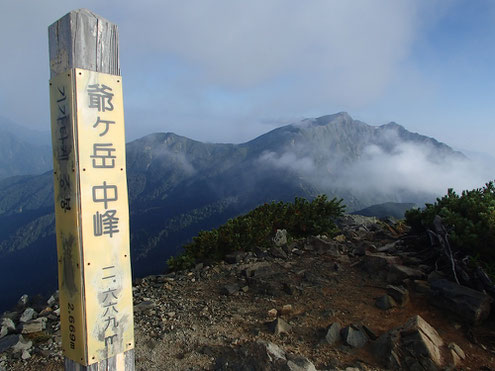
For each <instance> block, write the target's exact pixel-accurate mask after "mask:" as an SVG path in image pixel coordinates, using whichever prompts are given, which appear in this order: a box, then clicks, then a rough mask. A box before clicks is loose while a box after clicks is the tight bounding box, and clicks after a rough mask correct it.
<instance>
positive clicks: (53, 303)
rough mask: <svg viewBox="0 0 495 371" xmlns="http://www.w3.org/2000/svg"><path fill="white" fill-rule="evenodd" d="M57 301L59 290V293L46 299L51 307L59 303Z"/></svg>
mask: <svg viewBox="0 0 495 371" xmlns="http://www.w3.org/2000/svg"><path fill="white" fill-rule="evenodd" d="M57 302H58V291H57V294H54V295H52V296H50V298H49V299H48V300H47V301H46V303H47V304H48V305H49V306H50V307H53V306H54V305H55V304H57Z"/></svg>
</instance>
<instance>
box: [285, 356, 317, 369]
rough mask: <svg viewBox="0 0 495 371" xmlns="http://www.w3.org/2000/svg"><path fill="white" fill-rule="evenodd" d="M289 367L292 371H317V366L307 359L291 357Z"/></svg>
mask: <svg viewBox="0 0 495 371" xmlns="http://www.w3.org/2000/svg"><path fill="white" fill-rule="evenodd" d="M287 367H288V368H289V370H290V371H316V367H315V365H314V364H313V363H312V362H311V361H310V360H309V359H307V358H306V357H301V356H298V357H291V359H290V360H289V361H287Z"/></svg>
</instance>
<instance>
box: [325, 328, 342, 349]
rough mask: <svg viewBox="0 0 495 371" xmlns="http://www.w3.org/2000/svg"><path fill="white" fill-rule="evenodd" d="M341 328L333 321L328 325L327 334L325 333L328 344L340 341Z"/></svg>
mask: <svg viewBox="0 0 495 371" xmlns="http://www.w3.org/2000/svg"><path fill="white" fill-rule="evenodd" d="M341 330H342V326H340V323H338V322H334V323H332V324H331V325H330V326H328V329H327V334H326V335H325V340H326V342H327V343H328V344H330V345H333V344H335V343H337V342H338V341H340V331H341Z"/></svg>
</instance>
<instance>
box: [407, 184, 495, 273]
mask: <svg viewBox="0 0 495 371" xmlns="http://www.w3.org/2000/svg"><path fill="white" fill-rule="evenodd" d="M437 214H438V215H440V216H441V217H442V220H443V222H444V224H445V226H446V227H447V229H448V232H449V238H450V241H451V243H452V245H453V246H454V247H455V248H457V249H458V250H461V251H462V252H463V253H465V254H466V255H469V256H471V257H472V258H473V259H475V260H477V261H481V262H484V265H485V267H487V268H493V267H495V185H494V183H493V182H489V183H486V185H485V186H484V187H482V188H477V189H473V190H471V191H463V192H462V193H461V195H458V194H457V193H455V192H454V190H452V189H449V190H448V192H447V194H446V195H445V196H443V197H442V198H438V199H437V201H436V202H435V203H434V204H427V205H426V207H425V208H424V209H422V210H420V209H412V210H409V211H407V212H406V222H407V223H408V224H409V225H410V226H411V227H412V228H413V230H415V231H418V232H419V231H424V230H426V228H431V227H432V223H433V218H434V217H435V215H437ZM489 270H492V271H493V269H489Z"/></svg>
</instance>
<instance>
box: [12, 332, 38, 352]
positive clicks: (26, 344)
mask: <svg viewBox="0 0 495 371" xmlns="http://www.w3.org/2000/svg"><path fill="white" fill-rule="evenodd" d="M14 336H17V339H16V342H15V344H13V345H12V347H11V348H12V350H13V351H14V352H20V351H23V350H28V349H30V348H31V347H32V346H33V342H32V341H31V340H28V341H26V340H25V339H24V337H23V336H22V335H14ZM7 337H8V336H7Z"/></svg>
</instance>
